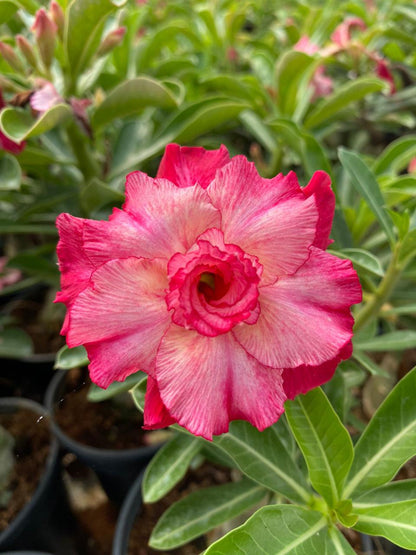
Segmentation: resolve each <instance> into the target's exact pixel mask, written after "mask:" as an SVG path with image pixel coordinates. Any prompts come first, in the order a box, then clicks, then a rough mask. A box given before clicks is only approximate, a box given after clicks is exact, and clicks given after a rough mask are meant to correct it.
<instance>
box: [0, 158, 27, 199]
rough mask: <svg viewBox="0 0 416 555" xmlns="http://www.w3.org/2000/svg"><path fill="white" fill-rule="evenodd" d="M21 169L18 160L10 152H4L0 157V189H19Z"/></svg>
mask: <svg viewBox="0 0 416 555" xmlns="http://www.w3.org/2000/svg"><path fill="white" fill-rule="evenodd" d="M21 181H22V170H21V169H20V166H19V162H18V161H17V160H16V158H15V157H14V156H12V155H11V154H7V153H5V154H4V155H3V157H2V158H0V191H13V190H15V191H16V190H19V189H20V183H21Z"/></svg>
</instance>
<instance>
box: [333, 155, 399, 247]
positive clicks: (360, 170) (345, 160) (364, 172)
mask: <svg viewBox="0 0 416 555" xmlns="http://www.w3.org/2000/svg"><path fill="white" fill-rule="evenodd" d="M338 155H339V159H340V160H341V164H342V165H343V167H344V168H345V170H346V171H347V173H348V175H349V176H350V178H351V183H352V184H353V186H354V188H355V189H356V190H357V191H358V193H360V194H361V195H362V197H363V198H364V200H365V201H366V202H367V204H368V206H369V207H370V208H371V210H372V211H373V213H374V215H375V216H376V218H377V219H378V221H379V223H380V225H381V226H382V228H383V229H384V231H385V233H386V235H387V237H388V239H389V241H390V243H391V244H394V241H395V237H394V231H393V227H394V226H393V222H392V220H391V218H390V216H389V215H388V213H387V212H386V210H385V202H384V198H383V195H382V194H381V191H380V188H379V186H378V183H377V180H376V178H375V177H374V174H373V173H372V172H371V170H370V169H369V168H368V166H367V165H366V164H365V163H364V162H363V161H362V160H361V158H360V157H359V156H358V154H356V153H355V152H352V151H349V150H346V149H344V148H340V149H339V151H338Z"/></svg>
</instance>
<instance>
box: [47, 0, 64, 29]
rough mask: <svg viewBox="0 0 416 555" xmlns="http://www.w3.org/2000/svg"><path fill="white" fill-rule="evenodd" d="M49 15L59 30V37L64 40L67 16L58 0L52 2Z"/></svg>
mask: <svg viewBox="0 0 416 555" xmlns="http://www.w3.org/2000/svg"><path fill="white" fill-rule="evenodd" d="M49 15H50V17H51V19H52V21H53V22H54V23H55V25H56V27H57V28H58V35H59V36H60V37H61V38H63V36H64V28H65V14H64V11H63V9H62V8H61V6H60V5H59V4H58V2H56V0H52V1H51V4H50V6H49Z"/></svg>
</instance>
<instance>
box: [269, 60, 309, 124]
mask: <svg viewBox="0 0 416 555" xmlns="http://www.w3.org/2000/svg"><path fill="white" fill-rule="evenodd" d="M317 63H318V62H317V60H316V59H314V58H312V57H311V56H308V55H307V54H305V53H303V52H298V51H296V50H290V51H288V52H285V53H284V54H283V55H282V56H280V58H279V61H278V63H277V66H276V90H277V105H278V108H279V112H280V114H281V115H282V116H289V117H290V116H293V115H294V113H295V111H296V109H297V108H298V106H299V102H300V100H299V99H300V98H301V96H302V95H303V97H304V96H305V91H306V86H307V84H308V81H309V79H310V77H311V75H312V73H313V71H314V69H315V67H316V65H317Z"/></svg>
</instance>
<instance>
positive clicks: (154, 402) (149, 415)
mask: <svg viewBox="0 0 416 555" xmlns="http://www.w3.org/2000/svg"><path fill="white" fill-rule="evenodd" d="M143 419H144V426H143V428H145V429H146V430H157V429H159V428H166V427H167V426H170V425H171V424H175V422H176V420H175V419H174V418H172V417H171V415H170V414H169V412H168V409H167V408H166V407H165V405H164V404H163V401H162V399H161V397H160V393H159V388H158V386H157V381H156V380H155V379H153V378H152V377H151V376H149V377H148V378H147V388H146V395H145V398H144V414H143Z"/></svg>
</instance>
